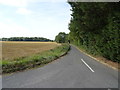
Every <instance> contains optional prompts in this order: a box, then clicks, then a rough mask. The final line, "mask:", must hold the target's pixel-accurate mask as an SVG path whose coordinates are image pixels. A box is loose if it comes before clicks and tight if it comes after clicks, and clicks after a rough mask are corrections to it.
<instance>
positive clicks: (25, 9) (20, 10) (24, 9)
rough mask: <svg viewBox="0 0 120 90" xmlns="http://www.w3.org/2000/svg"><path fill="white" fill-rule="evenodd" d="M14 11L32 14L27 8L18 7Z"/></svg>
mask: <svg viewBox="0 0 120 90" xmlns="http://www.w3.org/2000/svg"><path fill="white" fill-rule="evenodd" d="M16 13H18V14H22V15H28V14H32V11H31V10H28V9H27V8H18V10H17V11H16Z"/></svg>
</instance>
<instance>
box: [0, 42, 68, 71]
mask: <svg viewBox="0 0 120 90" xmlns="http://www.w3.org/2000/svg"><path fill="white" fill-rule="evenodd" d="M69 50H70V46H69V45H68V44H62V45H60V46H58V47H56V48H54V49H50V50H47V51H44V52H43V53H40V54H35V55H32V56H28V57H24V58H20V60H3V61H2V63H0V64H1V65H2V73H12V72H16V71H21V70H25V69H29V68H33V67H36V66H41V65H44V64H47V63H49V62H51V61H53V60H55V59H57V58H59V57H60V56H63V55H65V54H67V52H68V51H69Z"/></svg>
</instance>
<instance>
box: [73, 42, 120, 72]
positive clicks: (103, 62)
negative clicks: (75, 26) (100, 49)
mask: <svg viewBox="0 0 120 90" xmlns="http://www.w3.org/2000/svg"><path fill="white" fill-rule="evenodd" d="M71 46H73V47H75V48H76V49H78V50H79V51H80V52H82V53H83V54H85V55H87V56H89V57H90V58H92V59H94V60H96V61H97V62H100V63H101V64H104V65H106V66H108V67H110V68H112V69H114V70H116V71H118V70H119V68H115V67H113V66H111V65H109V64H107V63H105V62H103V61H101V60H98V59H97V58H95V57H93V56H91V55H89V54H88V53H86V52H84V51H82V50H81V49H79V48H78V47H77V46H75V45H73V44H71Z"/></svg>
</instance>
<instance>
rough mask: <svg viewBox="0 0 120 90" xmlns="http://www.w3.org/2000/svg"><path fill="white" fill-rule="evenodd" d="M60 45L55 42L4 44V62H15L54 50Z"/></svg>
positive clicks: (8, 42)
mask: <svg viewBox="0 0 120 90" xmlns="http://www.w3.org/2000/svg"><path fill="white" fill-rule="evenodd" d="M59 45H60V44H57V43H55V42H18V41H16V42H15V41H13V42H12V41H11V42H10V41H3V42H2V60H14V59H18V58H20V57H26V56H31V55H34V54H37V53H41V52H43V51H46V50H50V49H53V48H55V47H57V46H59Z"/></svg>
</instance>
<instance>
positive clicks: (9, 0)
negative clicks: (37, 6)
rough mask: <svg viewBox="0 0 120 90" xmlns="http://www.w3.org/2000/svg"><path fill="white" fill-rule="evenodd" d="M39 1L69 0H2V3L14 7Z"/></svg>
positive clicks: (0, 2) (64, 0)
mask: <svg viewBox="0 0 120 90" xmlns="http://www.w3.org/2000/svg"><path fill="white" fill-rule="evenodd" d="M37 2H67V0H0V4H3V5H8V6H14V7H26V6H27V5H28V4H29V3H37Z"/></svg>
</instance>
